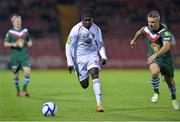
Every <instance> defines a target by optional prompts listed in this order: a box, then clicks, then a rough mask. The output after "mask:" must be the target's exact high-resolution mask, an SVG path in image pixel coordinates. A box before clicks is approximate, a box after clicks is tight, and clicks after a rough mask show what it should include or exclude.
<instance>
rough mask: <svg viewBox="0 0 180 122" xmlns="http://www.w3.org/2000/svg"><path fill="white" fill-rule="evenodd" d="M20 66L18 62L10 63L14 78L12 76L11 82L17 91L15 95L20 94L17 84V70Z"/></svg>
mask: <svg viewBox="0 0 180 122" xmlns="http://www.w3.org/2000/svg"><path fill="white" fill-rule="evenodd" d="M20 68H21V65H20V64H13V65H12V72H13V74H14V78H13V82H14V84H15V87H16V90H17V93H16V96H18V97H19V96H21V92H20V88H19V87H20V86H19V70H20Z"/></svg>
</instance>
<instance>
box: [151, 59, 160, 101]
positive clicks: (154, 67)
mask: <svg viewBox="0 0 180 122" xmlns="http://www.w3.org/2000/svg"><path fill="white" fill-rule="evenodd" d="M149 70H150V71H151V74H152V77H151V85H152V87H153V90H154V93H153V96H152V97H151V102H152V103H156V102H157V101H158V98H159V84H160V79H159V73H160V68H159V65H158V64H157V63H152V64H150V65H149Z"/></svg>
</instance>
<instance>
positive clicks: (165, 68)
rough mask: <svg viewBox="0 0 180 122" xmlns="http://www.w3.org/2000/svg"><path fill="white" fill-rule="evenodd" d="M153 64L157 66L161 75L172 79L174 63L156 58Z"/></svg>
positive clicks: (169, 59) (166, 59)
mask: <svg viewBox="0 0 180 122" xmlns="http://www.w3.org/2000/svg"><path fill="white" fill-rule="evenodd" d="M153 63H157V64H158V65H159V67H160V72H161V75H165V76H167V77H174V61H173V59H172V58H156V59H155V60H154V61H153Z"/></svg>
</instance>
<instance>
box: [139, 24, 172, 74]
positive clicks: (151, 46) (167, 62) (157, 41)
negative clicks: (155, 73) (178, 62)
mask: <svg viewBox="0 0 180 122" xmlns="http://www.w3.org/2000/svg"><path fill="white" fill-rule="evenodd" d="M143 37H144V40H145V41H146V42H147V44H148V53H147V56H148V57H149V56H151V55H153V54H154V53H156V52H157V51H159V50H160V49H161V48H162V46H163V41H169V42H170V41H171V39H172V36H171V33H170V32H169V31H168V30H167V29H166V28H165V27H164V26H163V25H160V27H159V29H158V30H157V31H153V30H151V29H150V28H149V27H148V26H146V27H144V29H143ZM154 62H155V63H157V64H158V65H159V66H160V68H161V72H163V70H164V73H163V74H165V75H167V76H173V75H174V74H173V72H174V62H173V57H172V54H171V51H170V50H168V51H167V52H166V53H164V54H161V55H160V56H158V57H156V59H155V60H154V61H153V63H154ZM168 70H169V71H168Z"/></svg>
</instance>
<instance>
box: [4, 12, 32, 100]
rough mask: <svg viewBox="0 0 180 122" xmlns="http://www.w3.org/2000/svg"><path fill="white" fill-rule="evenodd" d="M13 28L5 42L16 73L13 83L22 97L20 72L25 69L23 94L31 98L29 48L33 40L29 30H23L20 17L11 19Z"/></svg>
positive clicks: (14, 16)
mask: <svg viewBox="0 0 180 122" xmlns="http://www.w3.org/2000/svg"><path fill="white" fill-rule="evenodd" d="M11 23H12V25H13V28H12V29H10V30H9V31H8V32H7V34H6V38H5V41H4V46H5V47H10V49H11V54H10V63H11V68H12V71H13V73H14V78H13V82H14V84H15V86H16V89H17V94H16V95H17V96H21V91H20V87H19V70H20V69H21V68H23V71H24V74H25V76H24V85H23V90H22V91H23V93H24V95H25V96H27V97H28V96H30V95H29V93H28V91H27V86H28V83H29V81H30V73H31V62H30V58H29V54H28V47H31V46H32V40H31V39H30V37H29V33H28V30H27V29H26V28H24V29H23V28H22V19H21V16H19V15H13V16H12V17H11Z"/></svg>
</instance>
